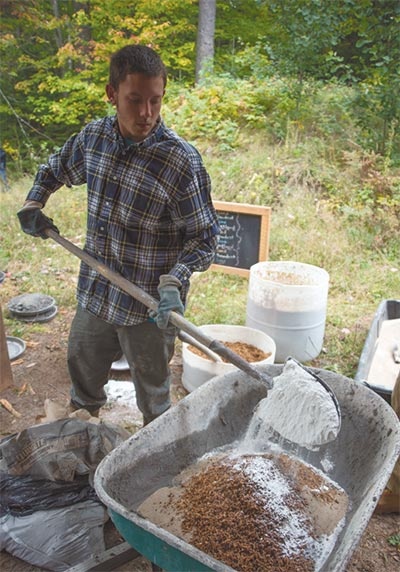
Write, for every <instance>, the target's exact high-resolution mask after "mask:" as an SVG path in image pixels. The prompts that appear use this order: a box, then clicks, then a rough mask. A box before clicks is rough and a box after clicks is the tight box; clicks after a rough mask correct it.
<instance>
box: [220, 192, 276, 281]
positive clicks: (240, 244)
mask: <svg viewBox="0 0 400 572" xmlns="http://www.w3.org/2000/svg"><path fill="white" fill-rule="evenodd" d="M214 207H215V209H216V211H217V215H218V221H219V224H220V228H221V233H220V236H219V239H218V247H217V254H216V257H215V262H214V264H213V265H212V266H211V269H212V270H221V271H223V272H227V273H230V274H239V275H241V276H248V275H249V269H250V266H252V265H253V264H256V263H257V262H260V261H263V260H267V258H268V247H269V227H270V215H271V208H270V207H260V206H255V205H248V204H242V203H226V202H223V201H214Z"/></svg>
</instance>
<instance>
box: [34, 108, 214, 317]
mask: <svg viewBox="0 0 400 572" xmlns="http://www.w3.org/2000/svg"><path fill="white" fill-rule="evenodd" d="M82 184H86V185H87V202H88V204H87V208H88V216H87V235H86V243H85V250H86V251H87V252H88V253H89V254H90V255H91V256H93V257H94V258H96V259H97V260H99V261H100V262H103V263H104V264H106V265H107V266H108V267H109V268H111V269H112V270H114V271H115V272H117V273H119V274H121V275H122V276H124V277H125V278H127V279H128V280H130V281H131V282H133V283H134V284H136V285H137V286H139V287H140V288H142V289H143V290H145V291H146V292H147V293H149V294H150V295H152V296H154V297H156V298H157V297H158V293H157V286H158V282H159V277H160V275H161V274H172V275H173V276H176V277H177V278H178V279H179V280H180V281H181V282H182V291H181V297H182V300H183V301H185V299H186V294H187V290H188V287H189V279H190V276H191V274H192V273H193V272H194V271H204V270H206V269H207V268H208V267H209V266H210V264H211V263H212V261H213V259H214V255H215V249H216V244H217V235H218V232H219V226H218V219H217V216H216V213H215V210H214V207H213V205H212V201H211V193H210V178H209V176H208V173H207V171H206V170H205V168H204V165H203V162H202V160H201V157H200V155H199V153H198V152H197V150H196V149H195V148H194V147H192V146H191V145H190V144H189V143H187V142H186V141H185V140H183V139H182V138H180V137H179V136H178V135H177V134H176V133H175V132H174V131H172V130H171V129H168V128H167V127H165V125H164V123H163V122H162V121H161V120H160V122H159V124H158V125H157V127H156V129H155V130H154V131H153V133H152V134H151V135H149V137H147V138H146V139H145V140H144V141H142V142H140V143H132V144H128V143H127V142H126V141H124V139H123V138H122V137H121V135H120V133H119V130H118V128H117V121H116V118H115V117H105V118H103V119H100V120H97V121H93V122H91V123H89V124H88V125H86V127H84V128H83V130H82V131H81V132H80V133H78V134H77V135H74V136H72V137H71V138H70V139H69V140H68V141H67V142H66V143H65V144H64V146H63V147H62V149H61V150H60V151H59V152H57V153H55V154H54V155H52V156H51V157H50V158H49V161H48V163H47V164H45V165H41V166H40V168H39V171H38V173H37V175H36V179H35V181H34V184H33V187H32V189H31V190H30V192H29V193H28V196H27V198H28V199H31V200H36V201H40V202H42V203H43V204H46V202H47V200H48V198H49V197H50V195H51V194H52V193H54V192H55V191H57V190H58V189H59V188H60V187H62V186H63V185H66V186H67V187H72V186H74V185H82ZM77 298H78V303H79V305H80V306H81V307H82V308H84V309H86V310H88V311H89V312H90V313H92V314H94V315H96V316H98V317H99V318H101V319H103V320H105V321H107V322H109V323H112V324H116V325H133V324H138V323H141V322H143V321H144V320H146V319H147V316H148V311H147V308H146V307H145V306H144V305H143V304H141V303H140V302H138V301H136V300H134V299H132V297H131V296H130V295H128V294H126V293H125V292H124V291H122V290H121V289H120V288H119V287H118V286H115V285H114V284H111V283H110V282H109V281H108V280H107V279H106V278H104V277H103V276H101V275H99V274H98V273H97V272H96V271H95V270H93V269H92V268H90V267H89V266H87V265H86V264H85V263H84V262H82V263H81V267H80V273H79V280H78V287H77Z"/></svg>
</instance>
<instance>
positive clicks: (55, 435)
mask: <svg viewBox="0 0 400 572" xmlns="http://www.w3.org/2000/svg"><path fill="white" fill-rule="evenodd" d="M127 436H129V434H128V432H127V431H125V430H124V429H122V428H120V427H115V426H111V425H106V424H105V423H100V424H97V425H95V424H93V423H89V422H87V421H81V420H78V419H69V418H65V419H59V420H57V421H53V422H51V423H43V424H41V425H34V426H33V427H30V428H28V429H25V430H23V431H21V432H20V433H18V434H15V435H11V436H10V437H6V438H5V439H3V440H2V441H1V442H0V456H1V457H2V459H1V467H0V470H2V471H3V472H6V473H8V474H9V475H30V476H31V477H33V478H35V479H49V480H53V481H73V480H74V479H75V477H77V476H79V475H87V474H90V475H91V476H93V475H94V472H95V470H96V467H97V465H98V464H99V462H100V461H101V460H102V459H103V457H105V456H106V455H107V454H108V453H110V452H111V451H112V450H113V449H114V448H115V447H116V446H117V445H119V444H120V443H121V442H122V441H124V440H125V439H126V438H127Z"/></svg>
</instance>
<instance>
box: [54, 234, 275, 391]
mask: <svg viewBox="0 0 400 572" xmlns="http://www.w3.org/2000/svg"><path fill="white" fill-rule="evenodd" d="M45 232H46V234H47V236H49V237H50V238H52V239H53V240H54V241H55V242H58V244H60V245H61V246H63V247H64V248H65V249H66V250H68V251H69V252H71V253H72V254H75V256H77V257H78V258H80V259H81V260H82V261H83V262H85V264H87V265H88V266H90V267H91V268H93V269H94V270H96V271H97V272H98V273H99V274H101V275H102V276H104V277H105V278H107V280H109V281H110V282H111V283H112V284H114V285H116V286H118V287H119V288H121V290H123V291H124V292H126V293H127V294H129V295H130V296H132V298H135V300H138V301H139V302H141V303H142V304H144V305H145V306H146V307H147V308H149V309H150V310H154V311H157V308H158V301H157V300H155V298H153V297H152V296H150V294H147V292H145V291H144V290H142V289H141V288H139V286H136V285H135V284H133V283H132V282H130V281H129V280H127V279H126V278H124V277H123V276H121V275H120V274H118V273H117V272H114V271H113V270H111V268H109V267H108V266H106V265H105V264H103V263H102V262H99V261H98V260H96V259H95V258H93V257H92V256H90V254H88V253H87V252H85V251H84V250H82V249H81V248H79V247H78V246H75V244H73V243H72V242H70V241H69V240H67V239H66V238H64V237H62V236H61V235H60V234H59V233H58V232H56V231H55V230H53V229H51V228H47V229H46V230H45ZM169 320H170V322H171V323H172V324H173V325H174V326H175V327H176V328H178V329H179V330H183V331H184V332H186V333H187V334H189V336H192V337H193V338H194V339H195V340H197V341H198V342H200V343H201V344H202V345H203V346H205V347H206V348H209V349H210V350H211V351H213V352H215V353H216V354H218V355H219V356H221V357H223V358H225V359H226V360H228V361H229V362H230V363H231V364H233V365H235V366H236V367H237V368H239V369H241V370H242V371H244V372H245V373H247V374H248V375H250V376H251V377H253V378H254V379H257V380H258V381H261V382H263V383H265V384H266V385H267V387H268V389H271V388H272V378H271V377H269V376H267V375H265V374H263V373H261V372H259V371H258V370H257V369H256V368H254V367H253V366H252V365H251V364H250V363H248V362H247V361H246V360H244V359H243V358H242V357H240V356H239V355H238V354H236V353H235V352H233V351H232V350H231V349H229V348H228V347H226V346H225V345H224V344H223V343H222V342H220V341H218V340H214V339H212V338H210V337H209V336H207V335H206V334H204V333H203V331H202V330H200V329H199V328H197V327H196V326H194V325H193V324H192V323H191V322H189V321H188V320H186V318H184V317H183V316H181V314H178V313H177V312H171V313H170V316H169Z"/></svg>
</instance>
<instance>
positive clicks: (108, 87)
mask: <svg viewBox="0 0 400 572" xmlns="http://www.w3.org/2000/svg"><path fill="white" fill-rule="evenodd" d="M106 95H107V97H108V101H109V102H110V103H112V104H113V105H114V104H115V90H114V88H113V87H112V85H110V84H109V83H108V84H107V85H106Z"/></svg>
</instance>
